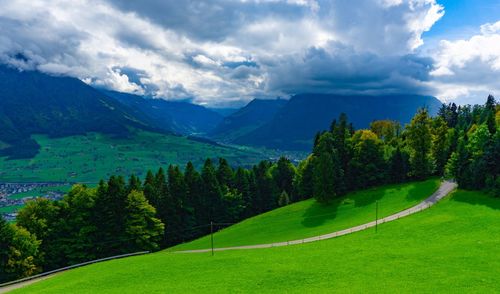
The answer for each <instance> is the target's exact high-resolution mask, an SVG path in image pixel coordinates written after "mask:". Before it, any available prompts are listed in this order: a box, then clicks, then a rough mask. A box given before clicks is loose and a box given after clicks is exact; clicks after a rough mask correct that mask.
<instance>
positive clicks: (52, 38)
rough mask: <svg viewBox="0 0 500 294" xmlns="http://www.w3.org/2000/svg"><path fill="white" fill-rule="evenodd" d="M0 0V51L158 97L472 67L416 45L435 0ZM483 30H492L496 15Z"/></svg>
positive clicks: (22, 62)
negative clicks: (448, 61)
mask: <svg viewBox="0 0 500 294" xmlns="http://www.w3.org/2000/svg"><path fill="white" fill-rule="evenodd" d="M0 6H1V7H2V9H1V10H0V60H1V62H3V63H9V64H12V65H15V66H18V67H23V68H36V69H39V70H42V71H45V72H50V73H56V74H64V75H71V76H75V77H78V78H80V79H82V80H84V81H85V82H87V83H89V84H92V85H97V86H100V87H106V88H110V89H115V90H119V91H126V92H131V93H138V94H146V95H151V96H155V97H163V98H166V99H193V101H195V102H197V103H203V104H218V105H221V104H224V105H228V104H231V103H233V102H234V103H239V101H241V100H249V99H251V98H253V97H256V96H259V97H277V96H280V95H291V94H296V93H301V92H312V91H314V92H338V93H396V92H398V93H399V92H401V93H436V92H437V91H436V89H437V87H442V85H443V84H444V83H446V84H448V85H449V84H450V83H452V82H453V81H459V82H460V83H466V82H468V83H469V84H470V83H477V82H476V81H477V80H478V79H479V77H480V75H479V74H478V75H473V74H467V73H466V72H462V71H461V68H460V66H459V65H457V66H448V65H447V64H440V65H439V66H436V62H435V61H433V60H437V59H438V57H439V58H440V59H443V56H444V57H446V56H448V55H447V51H446V50H447V49H446V48H445V49H443V52H442V53H440V54H441V55H439V56H438V54H436V56H433V58H434V59H431V58H429V57H425V56H423V55H421V54H422V53H419V52H418V50H415V49H416V48H418V47H419V46H420V45H421V43H422V38H421V36H422V33H423V32H425V31H426V30H429V29H430V28H431V27H432V25H433V24H434V23H435V22H436V21H437V20H438V19H439V18H440V17H441V16H442V14H443V11H442V7H441V6H439V5H437V4H436V3H435V1H433V0H407V1H399V0H357V1H356V4H353V2H352V1H343V0H328V1H327V0H317V1H315V0H245V1H243V0H241V1H233V0H212V1H208V0H201V1H172V0H163V1H160V0H145V1H125V0H82V1H68V0H53V1H45V0H30V1H27V0H14V1H7V0H0ZM487 31H488V32H489V33H488V34H490V35H491V34H495V33H496V26H493V25H492V26H491V27H488V30H487ZM19 54H21V55H19ZM16 56H18V57H16ZM19 56H23V58H19ZM481 58H482V57H481ZM481 62H483V63H484V58H483V59H481ZM472 66H473V65H470V67H471V68H472ZM499 67H500V66H499ZM488 68H489V69H491V66H489V67H488V65H487V64H486V65H485V64H482V65H477V67H476V68H475V69H474V70H477V71H478V72H482V73H483V72H484V71H485V70H487V69H488ZM447 70H448V71H449V70H453V71H454V73H455V74H456V76H457V79H456V80H454V78H453V75H450V74H448V75H446V73H447V72H446V71H447ZM430 72H437V73H441V75H436V74H433V75H430V74H429V73H430ZM443 72H444V73H445V74H443ZM437 76H439V78H438V79H439V80H436V79H437V78H436V77H437ZM472 80H473V81H472ZM437 81H439V82H440V83H437Z"/></svg>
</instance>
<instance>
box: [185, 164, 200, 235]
mask: <svg viewBox="0 0 500 294" xmlns="http://www.w3.org/2000/svg"><path fill="white" fill-rule="evenodd" d="M184 181H185V183H186V202H187V203H189V204H190V206H191V208H192V214H193V216H194V223H195V224H197V225H198V224H201V223H203V220H202V219H201V215H203V212H204V210H205V207H203V199H202V198H201V197H202V184H203V183H202V180H201V176H200V174H199V173H198V172H197V171H196V169H195V168H194V165H193V163H192V162H188V163H187V164H186V169H185V172H184ZM194 233H196V232H194Z"/></svg>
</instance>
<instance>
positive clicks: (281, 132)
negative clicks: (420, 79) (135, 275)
mask: <svg viewBox="0 0 500 294" xmlns="http://www.w3.org/2000/svg"><path fill="white" fill-rule="evenodd" d="M440 105H441V103H440V102H439V100H437V99H436V98H434V97H431V96H418V95H386V96H359V95H358V96H339V95H327V94H299V95H295V96H293V97H291V98H290V99H289V100H284V99H274V100H264V99H254V100H253V101H251V102H250V103H248V104H247V105H246V106H244V107H242V108H241V109H239V110H237V111H234V110H230V111H229V110H228V111H226V110H223V111H220V112H218V111H214V110H212V109H208V108H206V107H203V106H200V105H195V104H192V103H189V102H182V101H167V100H163V99H152V98H147V97H142V96H137V95H132V94H126V93H120V92H114V91H107V90H102V89H95V88H93V87H91V86H89V85H87V84H85V83H84V82H82V81H80V80H78V79H76V78H70V77H61V76H51V75H48V74H44V73H41V72H37V71H19V70H17V69H13V68H10V67H7V66H1V65H0V129H1V130H2V132H0V156H1V155H9V156H10V157H31V156H34V155H35V154H36V153H37V152H38V149H39V146H38V144H37V143H36V142H35V141H34V140H33V139H32V138H31V135H33V134H46V135H48V136H50V137H64V136H70V135H78V134H84V133H87V132H100V133H105V134H111V135H113V136H118V137H127V136H128V134H129V131H130V129H142V130H148V131H153V132H157V133H164V134H180V135H189V136H195V137H192V138H193V139H195V140H197V141H203V142H206V143H213V142H211V141H210V140H214V141H218V142H223V143H231V144H240V145H252V146H263V147H267V148H272V149H281V150H309V149H310V147H311V145H312V139H313V137H314V135H315V133H316V132H317V131H319V130H323V129H327V128H328V127H329V125H330V123H331V121H332V120H333V119H334V118H337V117H338V116H339V114H340V113H342V112H344V113H346V114H347V115H348V117H349V120H350V121H351V122H353V124H354V127H355V128H366V127H368V126H369V123H370V122H371V121H372V120H376V119H391V120H396V121H399V122H401V123H403V124H404V123H407V122H409V121H410V119H411V117H412V116H413V115H414V113H415V111H416V110H417V109H418V108H419V107H428V108H429V110H430V112H431V114H435V113H436V112H437V109H438V108H439V106H440ZM221 113H228V115H227V116H225V117H224V116H223V114H221ZM200 137H203V138H205V139H203V140H200Z"/></svg>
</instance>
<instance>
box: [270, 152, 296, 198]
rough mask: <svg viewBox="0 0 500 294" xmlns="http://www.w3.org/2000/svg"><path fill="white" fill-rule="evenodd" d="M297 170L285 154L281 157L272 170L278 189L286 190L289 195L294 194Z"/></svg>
mask: <svg viewBox="0 0 500 294" xmlns="http://www.w3.org/2000/svg"><path fill="white" fill-rule="evenodd" d="M295 172H296V171H295V167H294V166H293V164H292V163H291V162H290V160H289V159H288V158H286V157H283V156H282V157H280V159H279V160H278V162H277V163H276V165H275V166H274V167H273V170H272V176H273V179H274V183H275V185H276V187H277V188H278V191H286V193H287V194H288V195H292V193H293V178H294V177H295Z"/></svg>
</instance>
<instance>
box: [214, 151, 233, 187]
mask: <svg viewBox="0 0 500 294" xmlns="http://www.w3.org/2000/svg"><path fill="white" fill-rule="evenodd" d="M233 178H234V172H233V169H232V168H231V167H230V166H229V164H228V163H227V160H226V159H225V158H219V166H218V168H217V181H219V185H221V186H224V185H225V186H227V187H228V188H232V187H233V186H234V184H233Z"/></svg>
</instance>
